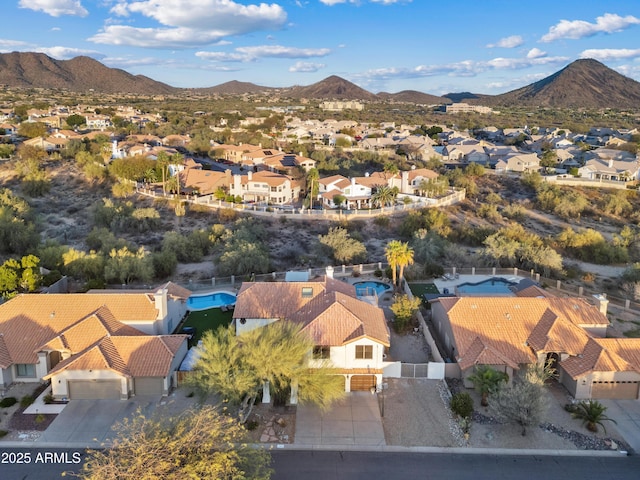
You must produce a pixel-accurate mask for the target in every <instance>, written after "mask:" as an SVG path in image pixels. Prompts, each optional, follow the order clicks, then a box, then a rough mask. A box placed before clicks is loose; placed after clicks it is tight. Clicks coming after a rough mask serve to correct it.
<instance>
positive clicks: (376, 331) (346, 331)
mask: <svg viewBox="0 0 640 480" xmlns="http://www.w3.org/2000/svg"><path fill="white" fill-rule="evenodd" d="M289 319H290V320H292V321H294V322H297V323H301V324H302V325H304V326H303V328H302V331H303V332H307V333H308V334H309V335H310V336H311V338H313V340H314V342H315V344H316V345H326V346H330V345H344V344H345V343H349V342H352V341H354V340H357V339H359V338H362V337H367V338H371V339H373V340H376V341H377V342H379V343H382V344H383V345H385V346H387V347H388V346H389V330H388V328H387V324H386V321H385V318H384V312H383V311H382V310H381V309H380V308H377V307H374V306H373V305H371V304H369V303H367V302H363V301H362V300H358V299H357V298H353V297H351V296H348V295H345V294H343V293H340V292H330V293H328V294H325V295H318V296H316V297H315V298H314V299H313V300H312V301H310V302H309V303H307V304H306V305H305V306H303V307H302V308H301V309H300V310H298V311H297V312H295V313H294V314H293V315H292V316H291V317H289Z"/></svg>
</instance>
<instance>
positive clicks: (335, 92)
mask: <svg viewBox="0 0 640 480" xmlns="http://www.w3.org/2000/svg"><path fill="white" fill-rule="evenodd" d="M283 93H284V95H287V96H290V97H293V98H317V99H326V100H332V99H335V100H369V101H375V100H376V99H377V97H376V96H375V95H374V94H373V93H371V92H368V91H366V90H365V89H364V88H360V87H359V86H357V85H356V84H354V83H351V82H349V81H348V80H345V79H344V78H340V77H338V76H336V75H332V76H330V77H327V78H325V79H324V80H321V81H319V82H318V83H314V84H313V85H309V86H307V87H292V88H291V89H289V90H287V91H286V92H283Z"/></svg>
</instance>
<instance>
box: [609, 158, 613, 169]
mask: <svg viewBox="0 0 640 480" xmlns="http://www.w3.org/2000/svg"><path fill="white" fill-rule="evenodd" d="M609 168H613V158H610V159H609Z"/></svg>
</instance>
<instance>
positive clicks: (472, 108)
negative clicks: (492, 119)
mask: <svg viewBox="0 0 640 480" xmlns="http://www.w3.org/2000/svg"><path fill="white" fill-rule="evenodd" d="M444 111H445V113H466V112H475V113H493V110H492V109H491V108H489V107H483V106H482V105H469V104H468V103H452V104H450V105H445V106H444Z"/></svg>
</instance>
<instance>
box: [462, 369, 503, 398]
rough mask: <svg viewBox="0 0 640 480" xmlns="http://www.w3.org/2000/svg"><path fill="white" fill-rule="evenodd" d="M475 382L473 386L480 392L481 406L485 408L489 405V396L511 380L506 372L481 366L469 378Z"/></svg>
mask: <svg viewBox="0 0 640 480" xmlns="http://www.w3.org/2000/svg"><path fill="white" fill-rule="evenodd" d="M467 379H468V380H469V381H471V382H473V386H474V387H475V389H476V390H477V391H479V392H480V395H481V396H482V400H481V402H480V404H481V405H482V406H483V407H486V406H487V405H489V394H490V393H493V392H495V391H496V390H498V389H499V388H500V386H501V385H502V383H506V381H507V380H509V376H508V375H507V374H506V373H505V372H499V371H497V370H495V369H493V368H491V367H489V366H488V365H480V366H478V367H476V368H475V370H474V372H473V374H471V375H469V377H468V378H467Z"/></svg>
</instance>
